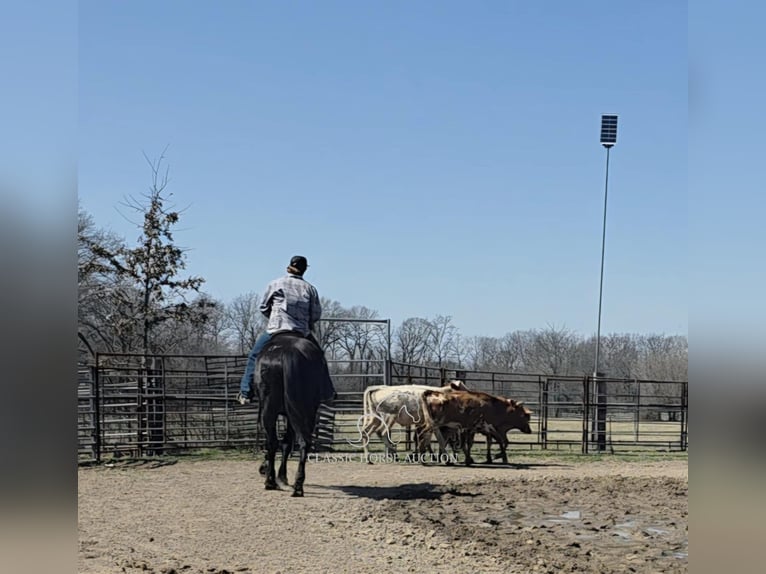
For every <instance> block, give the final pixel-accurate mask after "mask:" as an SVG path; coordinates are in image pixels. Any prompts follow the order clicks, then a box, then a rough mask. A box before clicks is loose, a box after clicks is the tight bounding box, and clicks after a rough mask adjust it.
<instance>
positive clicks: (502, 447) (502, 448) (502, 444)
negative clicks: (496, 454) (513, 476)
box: [497, 435, 508, 464]
mask: <svg viewBox="0 0 766 574" xmlns="http://www.w3.org/2000/svg"><path fill="white" fill-rule="evenodd" d="M497 442H498V443H499V444H500V453H501V454H502V457H503V464H508V455H507V454H506V452H505V449H506V448H507V447H508V439H507V438H506V437H505V435H500V436H499V438H498V441H497Z"/></svg>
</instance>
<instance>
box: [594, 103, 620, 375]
mask: <svg viewBox="0 0 766 574" xmlns="http://www.w3.org/2000/svg"><path fill="white" fill-rule="evenodd" d="M616 143H617V116H615V115H602V116H601V145H602V146H604V147H605V148H606V182H605V184H604V225H603V228H602V232H601V278H600V280H599V285H598V326H597V328H596V364H595V368H594V369H593V376H594V377H598V376H599V374H598V372H599V371H598V359H599V353H600V351H601V298H602V294H603V290H604V251H605V247H606V202H607V198H608V196H609V150H610V149H611V148H612V146H613V145H614V144H616Z"/></svg>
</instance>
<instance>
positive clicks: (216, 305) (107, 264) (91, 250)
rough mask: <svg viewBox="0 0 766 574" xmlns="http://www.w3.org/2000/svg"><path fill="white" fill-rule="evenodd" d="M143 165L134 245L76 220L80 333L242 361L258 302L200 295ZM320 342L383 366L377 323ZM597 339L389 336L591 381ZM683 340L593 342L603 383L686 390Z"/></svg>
mask: <svg viewBox="0 0 766 574" xmlns="http://www.w3.org/2000/svg"><path fill="white" fill-rule="evenodd" d="M160 163H161V160H160V161H158V162H154V163H153V162H150V166H151V168H152V186H151V188H150V191H149V192H148V193H147V194H146V195H145V196H144V197H143V201H137V200H135V199H130V200H128V201H127V202H126V203H125V204H124V207H126V208H128V209H132V210H133V211H135V212H136V213H138V216H139V218H140V219H141V220H142V221H143V223H142V224H140V229H141V232H142V233H141V236H140V237H139V239H138V240H137V243H136V245H135V246H133V247H130V246H128V245H127V244H126V242H125V240H124V239H122V238H120V237H118V236H116V235H115V234H113V233H111V232H108V231H105V230H103V229H101V228H99V227H98V226H97V225H96V223H95V222H94V220H93V218H92V216H91V215H89V214H88V213H87V212H86V211H84V210H83V209H82V208H81V209H80V211H79V221H78V328H79V333H80V335H81V336H82V337H83V338H84V339H85V340H87V341H88V343H89V344H90V346H91V347H93V348H94V349H95V350H98V351H102V352H135V353H139V352H143V351H144V350H146V351H148V352H150V353H189V354H192V353H194V354H197V353H199V354H231V353H235V354H246V353H247V352H248V351H249V350H250V348H251V347H252V345H253V342H254V341H255V339H256V337H257V336H258V334H259V333H260V332H261V331H262V330H263V329H264V327H265V319H264V317H263V316H262V315H261V314H260V312H259V311H258V304H259V302H260V301H259V295H258V294H257V293H254V292H249V293H245V294H242V295H240V296H238V297H235V298H234V299H233V300H232V301H229V302H223V301H218V300H216V299H215V298H213V297H211V296H210V295H207V294H205V293H204V291H203V290H202V285H203V284H204V279H203V278H201V277H182V272H183V269H184V267H185V253H184V252H183V250H182V249H180V248H179V247H178V246H177V245H175V243H174V240H173V233H172V231H173V227H174V225H175V224H176V223H177V222H178V220H179V217H180V214H179V212H177V211H174V210H172V209H170V208H169V207H168V206H167V202H166V198H165V196H164V190H165V188H166V186H167V172H165V174H164V175H163V173H162V171H161V170H160ZM322 305H323V310H324V311H323V315H324V316H325V317H337V318H353V319H379V318H380V317H379V316H378V313H377V311H375V310H373V309H369V308H367V307H350V308H347V307H344V306H343V305H342V304H341V303H339V302H337V301H334V300H331V299H327V298H323V299H322ZM318 336H319V338H320V340H321V342H322V345H323V347H324V348H325V351H326V352H327V354H328V356H330V357H332V358H337V359H382V358H385V356H386V353H387V340H386V329H385V326H384V325H380V324H374V323H359V322H348V323H344V322H323V323H322V324H321V325H320V329H319V333H318ZM595 344H596V342H595V337H594V336H582V335H579V334H577V333H575V332H573V331H570V330H568V329H566V328H563V327H556V326H551V325H548V326H545V327H544V328H540V329H534V330H527V331H513V332H509V333H507V334H506V335H504V336H502V337H481V336H477V337H464V336H462V335H461V334H460V330H459V329H458V327H457V326H455V325H453V324H452V318H451V317H450V316H448V315H439V316H436V317H432V318H423V317H411V318H408V319H406V320H404V321H403V322H402V323H401V324H400V325H392V326H391V355H392V358H393V359H395V360H398V361H402V362H407V363H413V364H425V365H433V366H440V367H447V368H458V369H467V370H485V371H501V372H523V373H541V374H560V375H582V374H592V371H593V363H594V356H595ZM687 351H688V344H687V338H686V337H685V336H682V335H669V336H668V335H662V334H657V335H636V334H629V333H627V334H615V333H613V334H608V335H605V336H602V338H601V353H600V357H601V358H600V370H601V371H603V372H604V373H606V374H607V375H608V376H613V377H624V378H639V379H654V380H686V378H687Z"/></svg>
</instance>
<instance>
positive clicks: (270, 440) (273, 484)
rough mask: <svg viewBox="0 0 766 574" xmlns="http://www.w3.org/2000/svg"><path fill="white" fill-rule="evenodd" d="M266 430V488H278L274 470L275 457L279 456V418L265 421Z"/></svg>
mask: <svg viewBox="0 0 766 574" xmlns="http://www.w3.org/2000/svg"><path fill="white" fill-rule="evenodd" d="M263 426H264V428H265V430H266V483H265V484H266V490H277V489H278V488H279V486H277V481H276V476H275V475H276V472H275V470H274V459H275V458H276V456H277V447H278V446H279V439H278V438H277V420H276V417H274V418H273V420H268V421H264V425H263Z"/></svg>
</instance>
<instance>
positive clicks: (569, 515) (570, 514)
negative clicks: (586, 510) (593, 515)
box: [543, 510, 582, 524]
mask: <svg viewBox="0 0 766 574" xmlns="http://www.w3.org/2000/svg"><path fill="white" fill-rule="evenodd" d="M581 518H582V512H580V511H579V510H567V511H565V512H562V513H561V514H559V515H558V516H549V517H547V518H544V519H543V520H544V521H545V522H547V523H549V524H569V523H571V521H572V520H580V519H581Z"/></svg>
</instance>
